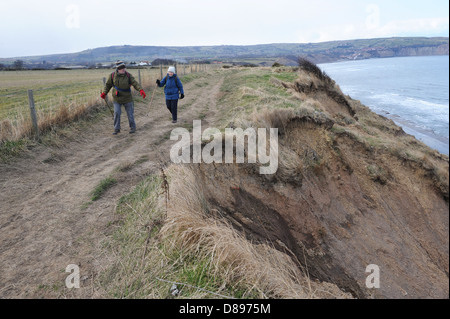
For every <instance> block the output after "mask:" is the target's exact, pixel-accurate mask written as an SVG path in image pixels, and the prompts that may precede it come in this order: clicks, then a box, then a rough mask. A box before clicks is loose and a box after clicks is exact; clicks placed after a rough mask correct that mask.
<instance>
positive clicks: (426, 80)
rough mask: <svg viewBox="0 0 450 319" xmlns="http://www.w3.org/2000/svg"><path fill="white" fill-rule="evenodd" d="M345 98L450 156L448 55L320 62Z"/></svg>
mask: <svg viewBox="0 0 450 319" xmlns="http://www.w3.org/2000/svg"><path fill="white" fill-rule="evenodd" d="M318 66H319V67H320V68H321V69H322V70H323V71H325V73H327V74H328V75H329V76H330V77H331V78H332V79H333V80H335V81H336V83H337V84H338V85H339V86H340V88H341V90H342V92H343V93H344V94H347V95H349V96H350V97H351V98H353V99H356V100H360V101H361V102H362V103H363V104H364V105H366V106H368V107H369V108H370V109H371V110H373V111H374V112H376V113H378V114H380V115H383V116H385V117H388V118H390V119H392V120H393V121H394V122H395V123H396V124H397V125H399V126H401V127H402V128H403V130H404V131H405V132H406V133H408V134H411V135H414V136H415V137H416V138H417V139H419V140H420V141H422V142H424V143H425V144H427V145H428V146H430V147H431V148H433V149H436V150H438V151H439V152H440V153H443V154H446V155H449V56H448V55H445V56H421V57H397V58H380V59H368V60H355V61H345V62H336V63H326V64H318Z"/></svg>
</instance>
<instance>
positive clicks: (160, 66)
mask: <svg viewBox="0 0 450 319" xmlns="http://www.w3.org/2000/svg"><path fill="white" fill-rule="evenodd" d="M159 70H160V72H161V78H160V79H161V80H162V63H161V64H160V65H159Z"/></svg>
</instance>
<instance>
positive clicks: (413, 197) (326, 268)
mask: <svg viewBox="0 0 450 319" xmlns="http://www.w3.org/2000/svg"><path fill="white" fill-rule="evenodd" d="M284 86H285V87H287V88H288V89H289V90H290V91H291V93H292V94H293V95H295V96H297V97H298V98H299V99H302V100H304V101H305V105H309V106H308V109H307V110H289V109H276V110H269V111H267V112H265V113H264V114H261V115H260V116H259V117H258V119H256V123H255V126H256V125H259V126H260V127H261V126H267V127H269V126H270V127H278V128H279V148H280V151H279V157H280V166H279V169H278V171H277V173H276V174H274V175H260V174H259V173H258V170H257V165H256V166H255V165H254V164H239V165H237V164H215V165H210V164H199V165H193V166H192V167H191V169H192V174H194V175H195V177H196V181H197V182H198V183H199V185H201V188H202V189H203V196H204V199H205V205H206V206H207V207H208V211H209V212H210V214H212V215H217V216H216V217H217V218H225V219H227V220H228V221H230V222H231V224H232V225H233V226H234V227H235V228H236V229H237V230H239V231H240V232H241V233H243V234H244V235H245V236H246V238H248V240H251V241H253V242H254V243H265V244H269V245H272V246H273V247H275V248H276V249H277V250H279V251H282V252H284V253H286V254H287V255H289V256H290V257H291V258H292V259H293V260H294V261H295V262H296V263H297V264H298V265H299V268H300V269H302V271H304V272H305V271H307V273H308V274H309V275H310V276H311V278H313V279H315V280H318V281H321V282H328V283H333V284H336V285H337V286H338V287H339V288H340V289H341V290H342V291H344V292H350V293H351V294H352V295H353V296H354V297H357V298H448V290H449V278H448V273H449V215H448V214H449V206H448V185H449V180H448V157H447V156H444V155H441V154H439V153H438V152H436V151H433V150H431V149H429V148H428V147H427V146H425V145H423V144H422V143H420V142H418V141H417V140H416V139H415V138H414V137H412V136H409V135H407V134H405V133H404V132H403V130H402V129H401V128H399V127H398V126H396V125H395V124H394V123H393V122H392V121H391V120H388V119H386V118H384V117H382V116H379V115H376V114H374V113H373V112H371V111H370V110H369V109H368V108H367V107H365V106H363V105H361V104H360V103H359V102H358V101H354V100H351V99H350V98H348V97H346V96H344V95H342V93H341V92H340V90H339V88H338V87H337V86H335V84H334V82H332V81H331V82H330V81H328V80H327V81H325V82H324V80H323V79H319V78H318V77H317V76H316V75H314V74H312V73H305V72H301V73H300V76H299V79H298V80H297V81H296V82H295V83H284ZM371 264H375V265H377V266H378V267H379V269H380V288H379V289H369V288H368V287H367V286H366V278H367V276H368V275H369V273H366V267H367V266H368V265H371Z"/></svg>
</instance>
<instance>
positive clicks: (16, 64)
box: [13, 60, 24, 70]
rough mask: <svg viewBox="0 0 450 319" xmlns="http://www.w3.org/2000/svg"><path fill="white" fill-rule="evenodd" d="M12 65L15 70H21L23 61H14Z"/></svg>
mask: <svg viewBox="0 0 450 319" xmlns="http://www.w3.org/2000/svg"><path fill="white" fill-rule="evenodd" d="M13 65H14V69H16V70H23V66H24V63H23V61H22V60H16V61H14V63H13Z"/></svg>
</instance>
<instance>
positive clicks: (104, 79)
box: [102, 78, 108, 102]
mask: <svg viewBox="0 0 450 319" xmlns="http://www.w3.org/2000/svg"><path fill="white" fill-rule="evenodd" d="M105 85H106V78H103V87H105ZM102 92H103V90H102ZM105 101H106V102H108V95H106V97H105Z"/></svg>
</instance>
